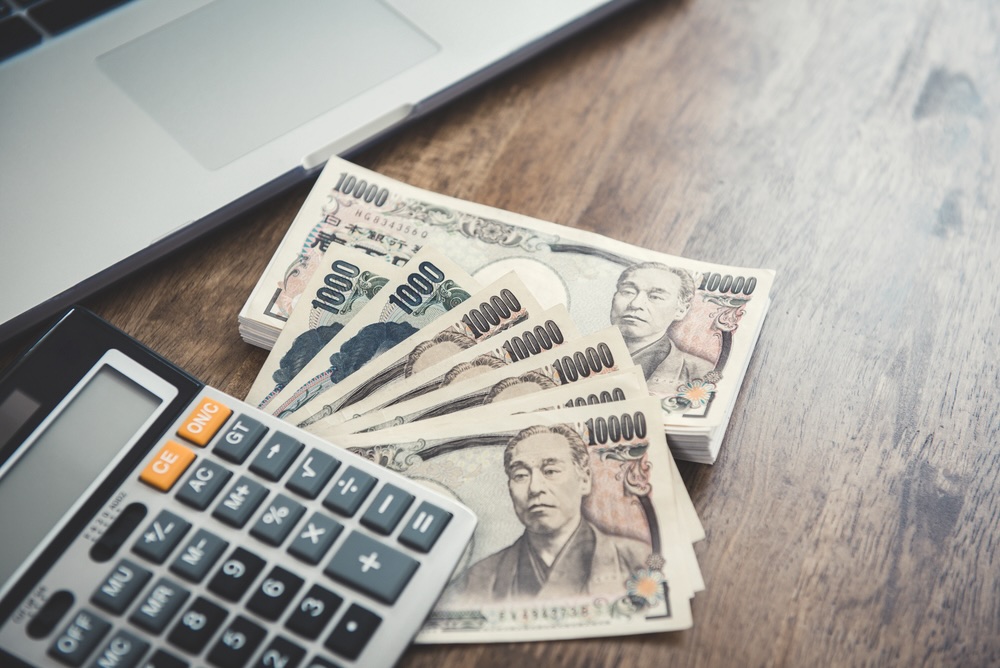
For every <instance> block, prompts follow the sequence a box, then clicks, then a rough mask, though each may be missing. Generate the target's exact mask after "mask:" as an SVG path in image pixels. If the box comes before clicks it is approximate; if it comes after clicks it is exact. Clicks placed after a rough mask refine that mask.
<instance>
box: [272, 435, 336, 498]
mask: <svg viewBox="0 0 1000 668" xmlns="http://www.w3.org/2000/svg"><path fill="white" fill-rule="evenodd" d="M339 466H340V460H338V459H335V458H334V457H331V456H330V455H328V454H326V453H325V452H321V451H319V450H317V449H315V448H313V449H312V450H310V451H309V454H308V455H306V458H305V459H303V460H302V463H301V464H299V467H298V468H297V469H295V473H293V474H292V477H291V478H289V479H288V482H286V483H285V486H286V487H288V489H290V490H292V491H293V492H295V493H296V494H301V495H302V496H304V497H306V498H307V499H315V498H316V497H317V496H319V493H320V492H321V491H322V490H323V488H324V487H326V483H328V482H330V478H332V477H333V474H334V472H335V471H336V470H337V468H338V467H339Z"/></svg>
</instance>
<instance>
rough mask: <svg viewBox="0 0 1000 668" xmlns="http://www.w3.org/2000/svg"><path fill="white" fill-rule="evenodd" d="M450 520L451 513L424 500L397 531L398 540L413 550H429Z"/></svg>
mask: <svg viewBox="0 0 1000 668" xmlns="http://www.w3.org/2000/svg"><path fill="white" fill-rule="evenodd" d="M450 520H451V513H449V512H448V511H445V510H441V509H440V508H438V507H437V506H435V505H432V504H430V503H427V502H426V501H424V502H423V503H421V504H420V505H419V506H418V507H417V512H415V513H413V517H411V518H410V519H409V521H408V522H407V523H406V526H405V527H403V530H402V531H401V532H400V533H399V542H400V543H402V544H403V545H405V546H407V547H412V548H413V549H414V550H420V551H421V552H430V551H431V548H432V547H434V543H435V542H436V541H437V539H438V537H439V536H440V535H441V532H442V531H444V528H445V527H446V526H448V522H449V521H450Z"/></svg>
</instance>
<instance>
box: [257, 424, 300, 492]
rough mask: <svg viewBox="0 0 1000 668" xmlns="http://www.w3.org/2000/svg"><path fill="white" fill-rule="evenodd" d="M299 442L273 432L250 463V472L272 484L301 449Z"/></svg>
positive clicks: (283, 473)
mask: <svg viewBox="0 0 1000 668" xmlns="http://www.w3.org/2000/svg"><path fill="white" fill-rule="evenodd" d="M304 447H305V446H304V445H302V443H300V442H299V441H297V440H295V439H294V438H292V437H291V436H289V435H288V434H285V433H283V432H280V431H278V432H275V433H274V434H272V435H271V438H270V439H268V441H267V443H265V444H264V447H262V448H261V449H260V452H258V453H257V456H256V457H254V460H253V461H252V462H250V470H251V471H253V472H254V473H256V474H257V475H259V476H260V477H262V478H265V479H267V480H270V481H272V482H274V481H276V480H278V479H280V478H281V476H283V475H285V471H287V470H288V467H289V466H291V465H292V462H293V461H295V458H296V457H297V456H298V454H299V453H300V452H302V448H304Z"/></svg>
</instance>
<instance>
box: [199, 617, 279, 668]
mask: <svg viewBox="0 0 1000 668" xmlns="http://www.w3.org/2000/svg"><path fill="white" fill-rule="evenodd" d="M266 635H267V631H265V630H264V629H263V628H261V627H260V626H258V625H257V624H254V623H253V622H251V621H250V620H249V619H247V618H245V617H237V618H236V619H234V620H233V621H232V622H231V623H230V624H229V626H228V627H227V628H226V629H225V630H224V631H223V632H222V635H221V636H219V640H218V641H217V642H216V643H215V645H214V646H213V647H212V650H211V651H210V652H209V653H208V662H209V663H210V664H212V665H213V666H218V668H242V666H244V665H245V664H246V662H247V661H249V660H250V657H251V656H253V653H254V652H256V651H257V647H258V646H259V645H260V643H261V641H262V640H263V639H264V636H266Z"/></svg>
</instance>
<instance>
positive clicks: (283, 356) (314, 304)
mask: <svg viewBox="0 0 1000 668" xmlns="http://www.w3.org/2000/svg"><path fill="white" fill-rule="evenodd" d="M403 266H405V265H395V264H392V263H390V262H387V261H386V258H385V256H384V255H370V254H368V253H365V252H364V251H361V250H358V249H357V248H351V247H349V246H341V245H334V246H333V247H331V248H330V249H328V250H327V252H326V253H325V254H324V255H323V259H322V262H321V266H320V269H319V270H318V271H315V272H313V275H312V278H310V279H309V282H308V283H307V284H306V287H305V293H304V294H305V295H307V298H303V300H302V308H296V309H295V310H294V311H292V313H291V315H290V316H289V317H288V322H287V323H286V325H285V327H284V329H282V330H281V334H280V335H279V336H278V340H277V341H275V344H274V347H273V348H272V349H271V354H270V355H268V357H267V360H265V361H264V366H262V367H261V370H260V373H259V374H258V375H257V380H256V381H254V384H253V386H251V388H250V391H249V392H248V393H247V396H246V401H247V403H250V404H254V405H255V406H257V407H258V408H263V409H266V408H267V405H268V404H269V403H270V402H271V400H272V399H274V397H275V396H277V394H278V392H280V391H281V390H282V389H284V387H285V385H287V384H288V382H289V381H291V380H292V378H294V377H295V376H296V375H298V373H299V372H300V371H301V370H302V368H303V367H304V366H305V365H306V363H308V362H309V361H310V360H311V359H312V358H313V357H315V356H316V353H318V352H319V351H320V350H322V349H323V347H324V346H325V345H326V344H327V343H329V342H330V340H331V339H332V338H333V337H334V336H335V335H336V334H337V333H338V332H340V330H342V329H343V328H344V326H345V325H346V324H347V323H348V322H350V321H351V320H352V319H353V318H354V316H356V315H358V314H359V313H360V312H361V311H362V309H363V308H364V307H365V306H366V305H367V304H368V302H370V301H371V300H372V298H373V297H374V296H375V295H376V294H378V291H379V290H381V289H382V287H383V286H385V285H386V284H387V283H398V282H399V280H400V278H401V277H403V276H404V275H405V274H404V269H403Z"/></svg>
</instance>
